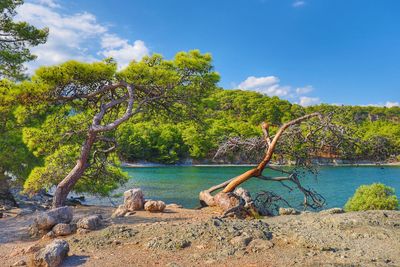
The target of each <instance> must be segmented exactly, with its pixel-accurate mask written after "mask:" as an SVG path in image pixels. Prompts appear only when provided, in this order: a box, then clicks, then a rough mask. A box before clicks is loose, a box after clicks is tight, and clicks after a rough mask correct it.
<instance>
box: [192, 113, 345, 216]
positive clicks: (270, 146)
mask: <svg viewBox="0 0 400 267" xmlns="http://www.w3.org/2000/svg"><path fill="white" fill-rule="evenodd" d="M328 117H329V118H328V119H330V116H328ZM313 118H317V119H318V121H320V122H321V123H320V124H319V125H317V126H316V125H314V127H313V128H312V129H311V130H310V131H308V134H307V135H306V136H303V139H304V140H303V141H304V142H307V141H308V140H309V139H310V138H311V137H312V136H313V135H314V134H315V133H317V132H319V131H322V130H323V129H325V130H332V129H333V126H332V125H331V124H330V123H329V120H327V119H325V118H324V116H322V114H320V113H311V114H307V115H304V116H302V117H299V118H297V119H295V120H292V121H289V122H287V123H285V124H283V125H282V126H281V127H280V128H279V129H278V131H277V133H276V134H275V135H274V136H271V135H270V133H269V124H268V123H265V122H264V123H263V124H262V125H261V129H262V132H263V138H261V139H257V138H252V139H250V140H249V139H247V140H242V139H240V138H233V139H230V140H228V141H227V142H225V143H224V144H222V145H221V147H220V148H219V149H218V151H217V153H216V155H217V156H218V155H220V154H224V153H226V151H228V150H232V148H236V147H237V146H239V145H245V146H247V147H248V148H249V150H252V149H256V150H258V149H260V148H263V147H264V148H265V153H264V156H263V158H262V160H261V161H260V162H259V164H258V165H257V167H255V168H253V169H250V170H248V171H246V172H244V173H242V174H241V175H239V176H237V177H234V178H232V179H229V180H227V181H225V182H223V183H221V184H219V185H215V186H213V187H211V188H209V189H207V190H204V191H201V192H200V194H199V199H200V203H201V205H202V206H218V207H220V208H222V209H223V210H224V211H225V213H226V212H231V211H232V210H237V209H240V207H241V208H243V202H242V201H236V202H235V201H234V198H236V196H233V195H232V193H233V191H234V190H235V189H236V188H237V187H238V186H239V185H240V184H242V183H243V182H245V181H247V180H249V179H250V178H257V179H260V180H263V181H272V182H280V183H282V185H284V186H285V187H287V188H289V189H290V190H292V188H291V187H289V186H288V185H286V184H284V183H283V182H289V183H292V184H293V185H294V186H295V187H296V188H297V189H298V190H300V191H301V192H302V193H303V195H304V201H303V205H304V206H305V207H311V208H318V207H321V206H322V205H323V204H324V203H325V200H324V198H323V197H322V196H321V195H320V194H318V193H317V192H315V191H313V190H312V189H306V188H304V187H303V186H302V185H301V183H300V181H299V178H298V174H297V172H295V171H291V172H289V171H284V170H280V169H276V168H274V167H272V166H269V165H268V164H269V163H270V161H271V159H272V156H273V155H274V152H275V150H276V148H277V144H278V141H279V140H280V139H281V138H282V136H283V135H284V133H285V131H287V130H288V129H289V128H292V127H294V126H298V125H300V124H301V123H302V122H304V121H307V120H311V119H313ZM335 132H337V131H335ZM331 136H333V135H331ZM265 168H269V169H271V170H274V171H279V172H281V173H283V174H285V176H279V177H268V176H264V175H263V171H264V170H265ZM221 189H222V190H221ZM217 190H221V191H220V192H219V193H217V194H215V195H212V193H214V192H215V191H217ZM267 199H268V200H273V199H280V198H277V196H276V195H270V196H268V198H267ZM229 200H230V201H229ZM227 202H231V203H236V206H228V205H227Z"/></svg>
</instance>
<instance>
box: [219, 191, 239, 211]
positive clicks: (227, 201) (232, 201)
mask: <svg viewBox="0 0 400 267" xmlns="http://www.w3.org/2000/svg"><path fill="white" fill-rule="evenodd" d="M214 199H215V203H216V204H217V206H218V207H220V208H222V209H223V210H224V211H227V210H230V209H232V208H234V207H237V206H238V205H239V203H240V198H239V197H238V196H236V194H232V193H218V194H216V195H215V196H214Z"/></svg>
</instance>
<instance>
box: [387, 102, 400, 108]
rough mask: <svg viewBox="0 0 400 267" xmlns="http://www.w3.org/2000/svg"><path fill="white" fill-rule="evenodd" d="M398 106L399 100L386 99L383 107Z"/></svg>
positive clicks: (399, 104)
mask: <svg viewBox="0 0 400 267" xmlns="http://www.w3.org/2000/svg"><path fill="white" fill-rule="evenodd" d="M399 106H400V103H399V102H391V101H387V102H386V104H385V107H387V108H392V107H399Z"/></svg>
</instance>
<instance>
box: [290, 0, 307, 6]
mask: <svg viewBox="0 0 400 267" xmlns="http://www.w3.org/2000/svg"><path fill="white" fill-rule="evenodd" d="M305 4H306V2H305V1H300V0H296V1H294V2H293V4H292V6H293V7H301V6H304V5H305Z"/></svg>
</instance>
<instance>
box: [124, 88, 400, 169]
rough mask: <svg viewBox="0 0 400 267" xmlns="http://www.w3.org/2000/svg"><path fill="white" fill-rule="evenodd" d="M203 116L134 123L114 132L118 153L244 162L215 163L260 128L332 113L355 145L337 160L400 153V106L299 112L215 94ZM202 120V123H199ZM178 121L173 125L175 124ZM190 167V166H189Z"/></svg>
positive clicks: (269, 101)
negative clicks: (227, 147) (219, 152)
mask: <svg viewBox="0 0 400 267" xmlns="http://www.w3.org/2000/svg"><path fill="white" fill-rule="evenodd" d="M199 106H200V110H201V112H200V113H201V114H197V115H196V116H195V117H194V118H193V119H192V120H186V121H181V122H179V123H175V122H174V121H172V120H171V121H169V120H168V119H166V118H165V117H163V118H157V117H156V118H154V117H153V118H147V117H140V118H135V119H134V120H132V121H131V122H129V123H126V124H124V125H122V126H121V127H120V128H119V129H118V130H117V136H118V143H119V144H120V145H119V148H118V151H119V154H120V157H121V159H122V160H124V161H127V162H140V161H148V162H158V163H165V164H174V163H184V162H188V160H189V159H191V160H194V162H203V163H211V162H216V163H217V162H232V163H248V162H249V161H250V162H251V160H250V159H246V158H237V157H235V155H231V157H229V155H228V156H227V157H225V158H219V159H213V156H214V154H215V151H216V149H217V148H218V146H219V144H220V143H221V142H223V141H224V140H226V139H227V138H229V137H233V136H239V137H242V138H251V137H258V136H260V135H261V128H260V124H261V123H262V122H263V121H267V122H269V123H270V124H271V125H272V126H274V127H275V128H277V127H278V126H279V125H281V124H282V123H284V122H287V121H289V120H291V119H294V118H297V117H299V116H302V115H304V114H307V113H311V112H321V113H329V112H333V113H334V114H335V116H336V118H338V119H339V121H338V123H342V124H343V125H345V126H346V127H347V128H348V129H349V130H350V131H351V135H352V137H353V138H354V144H353V145H351V146H350V145H349V146H348V150H346V151H342V152H341V153H340V154H335V155H329V153H326V154H325V155H322V157H328V158H329V157H335V158H340V159H349V160H370V161H386V160H397V158H396V157H397V156H398V155H399V153H400V107H392V108H386V107H372V106H335V105H327V104H322V105H317V106H310V107H302V106H300V105H297V104H292V103H290V102H289V101H286V100H282V99H279V98H278V97H269V96H266V95H262V94H260V93H256V92H251V91H242V90H225V89H216V90H215V91H213V92H212V94H210V95H209V96H207V97H206V98H204V99H202V101H201V102H200V103H199ZM199 117H202V119H201V120H198V118H199ZM175 121H176V120H175ZM189 162H190V161H189Z"/></svg>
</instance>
